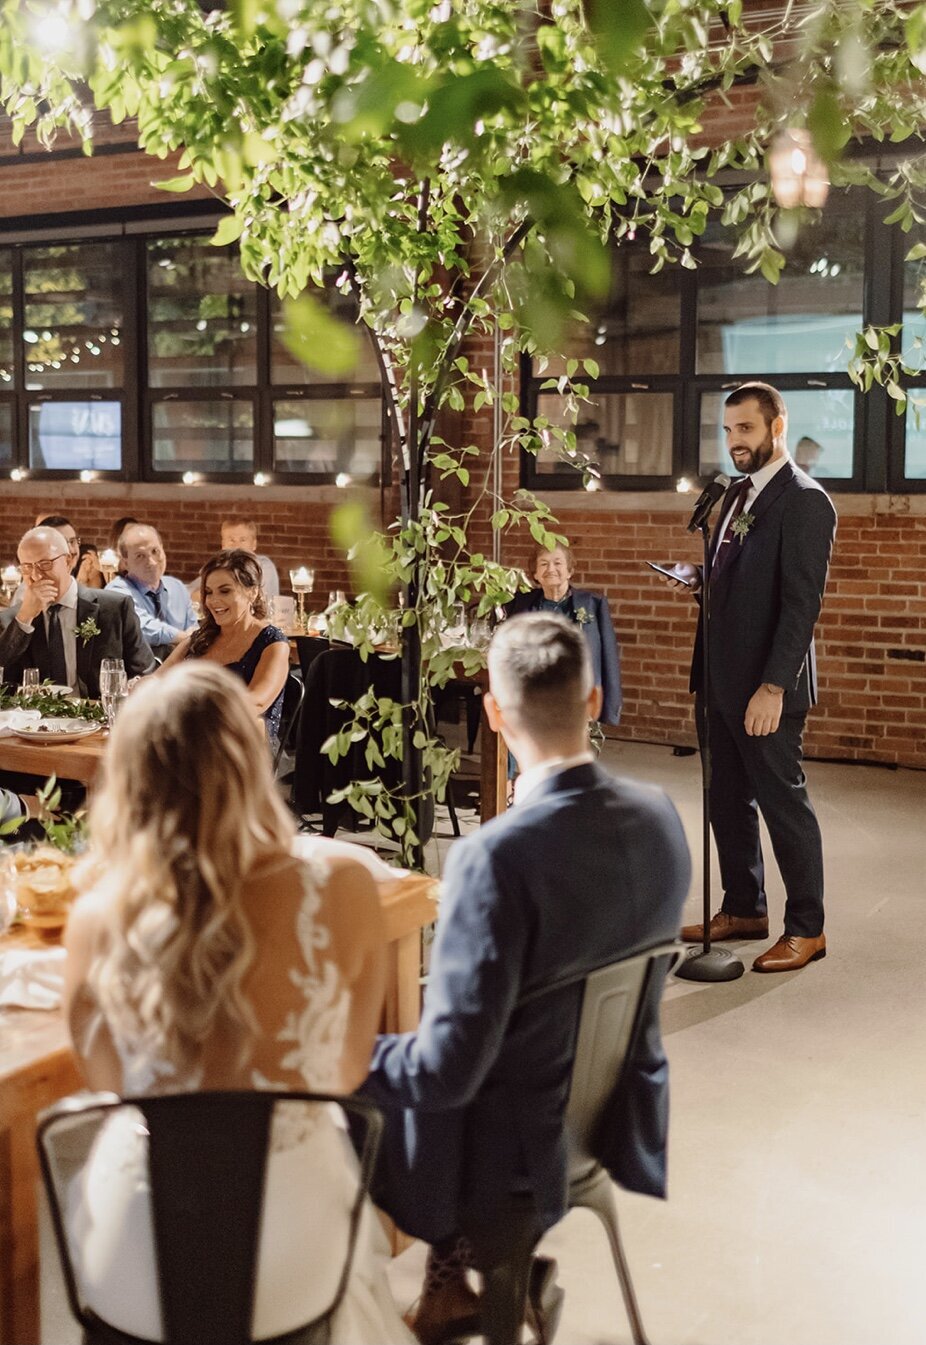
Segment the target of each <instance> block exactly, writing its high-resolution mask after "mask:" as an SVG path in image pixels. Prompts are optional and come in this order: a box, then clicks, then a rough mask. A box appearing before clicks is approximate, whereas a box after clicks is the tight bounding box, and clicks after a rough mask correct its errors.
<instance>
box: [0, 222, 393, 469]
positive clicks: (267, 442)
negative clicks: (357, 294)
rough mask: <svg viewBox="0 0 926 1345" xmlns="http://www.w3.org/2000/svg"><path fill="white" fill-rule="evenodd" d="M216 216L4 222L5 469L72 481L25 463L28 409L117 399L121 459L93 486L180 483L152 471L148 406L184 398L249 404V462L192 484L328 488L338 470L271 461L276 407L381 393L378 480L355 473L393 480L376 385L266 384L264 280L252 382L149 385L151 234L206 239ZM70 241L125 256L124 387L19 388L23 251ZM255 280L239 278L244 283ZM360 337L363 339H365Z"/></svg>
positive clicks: (22, 383) (0, 397)
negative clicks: (8, 340)
mask: <svg viewBox="0 0 926 1345" xmlns="http://www.w3.org/2000/svg"><path fill="white" fill-rule="evenodd" d="M216 223H217V217H215V216H214V211H213V213H212V215H210V216H208V217H206V218H204V219H202V220H201V219H198V218H197V219H195V220H193V221H190V220H183V221H177V222H172V221H171V219H170V218H169V217H166V218H165V217H161V218H158V219H157V220H156V221H155V220H148V219H145V218H141V219H139V220H133V221H131V222H128V221H126V220H118V221H113V222H111V223H110V224H109V226H108V227H107V226H106V225H100V224H97V225H92V224H91V225H87V224H82V223H81V224H78V223H72V224H71V225H68V224H67V223H62V224H61V225H60V227H55V225H54V224H53V223H51V224H50V223H49V222H48V221H43V227H42V228H40V229H37V230H31V229H29V227H28V222H27V221H22V222H21V225H22V227H21V228H20V229H17V228H16V221H12V220H11V221H6V222H5V227H4V228H3V230H2V232H0V249H2V250H4V251H8V252H9V253H10V255H11V261H12V281H13V284H12V310H13V382H12V384H10V385H7V384H3V385H0V403H3V404H9V405H11V407H12V417H11V420H12V445H11V449H12V452H11V458H10V461H9V462H7V463H4V464H3V467H2V468H0V471H2V472H3V473H4V474H6V475H10V474H17V475H18V474H19V473H22V474H23V475H25V476H28V477H29V479H30V480H47V481H75V480H79V477H80V470H81V469H80V468H79V467H77V466H75V467H73V468H45V467H33V466H31V465H30V462H29V407H30V405H34V404H35V403H36V402H38V401H42V402H44V401H83V402H87V401H89V402H92V401H118V402H120V403H121V407H122V412H121V433H122V465H121V467H120V469H119V470H118V471H115V470H112V471H110V470H102V469H100V470H95V471H94V478H93V479H94V481H96V482H143V483H146V484H157V485H171V484H182V483H183V480H184V476H185V475H186V473H187V471H188V470H190V469H189V468H186V467H182V468H180V469H179V470H176V471H172V470H163V469H157V468H156V467H155V465H154V460H153V452H154V425H153V419H154V406H155V405H156V404H157V403H158V402H164V401H174V400H178V399H182V400H184V401H187V400H191V401H195V400H209V401H224V400H229V399H230V400H235V401H238V400H241V401H246V402H250V403H251V405H252V407H253V427H254V459H253V462H252V463H251V464H250V465H249V466H248V467H247V468H246V469H243V470H242V471H237V472H227V471H225V472H217V471H196V481H197V484H209V483H215V484H228V485H248V486H252V487H253V486H254V478H255V476H257V475H258V474H259V473H263V475H264V477H265V479H266V480H267V482H268V483H272V484H273V485H275V486H280V485H287V486H300V487H304V486H331V485H335V484H336V483H337V476H338V474H337V473H336V472H301V471H291V470H285V469H281V470H276V469H275V468H274V465H273V453H274V444H273V425H274V404H275V402H277V401H284V400H285V401H296V400H319V401H320V400H325V401H330V400H338V399H342V398H344V399H355V398H359V397H363V398H364V399H370V400H375V399H378V400H379V403H380V426H381V430H380V460H379V471H378V473H377V474H376V476H375V477H365V478H362V481H363V483H364V484H369V485H370V486H373V487H376V488H378V489H379V490H382V489H384V488H385V487H387V486H389V485H390V484H391V459H392V453H391V437H390V430H389V421H388V415H387V410H386V403H385V396H384V393H383V389H382V386H381V385H378V384H374V383H369V382H365V383H351V382H338V383H334V382H331V383H321V382H317V383H307V384H299V385H298V386H290V385H289V384H288V383H283V382H280V383H278V384H274V383H273V382H272V381H271V376H272V369H271V356H270V351H271V341H272V304H271V295H270V292H269V291H268V290H267V289H266V288H265V287H263V286H260V285H255V290H256V298H257V303H256V324H257V334H256V342H257V346H256V354H257V361H256V379H257V381H256V382H255V383H249V384H239V385H235V386H234V387H222V386H220V385H217V386H207V387H204V386H202V385H193V386H191V385H186V384H175V385H164V386H158V387H151V386H149V383H148V362H147V345H148V304H147V291H148V282H147V244H148V243H149V242H150V241H151V240H152V239H153V238H184V237H190V238H194V237H199V238H204V239H208V238H209V237H211V235H212V233H213V232H214V229H215V225H216ZM72 243H82V244H86V245H92V244H94V243H100V244H104V243H106V244H113V243H115V244H116V245H117V246H118V248H119V249H120V256H121V258H122V260H123V262H124V265H123V266H122V268H121V274H122V287H121V289H122V300H123V327H122V334H121V341H122V348H123V371H124V376H123V385H122V387H121V388H119V389H115V388H113V389H109V388H98V389H93V390H87V389H80V390H73V389H72V390H67V389H65V388H55V389H28V388H27V387H26V378H27V371H26V359H25V355H24V349H23V329H24V285H23V256H24V253H25V252H26V251H27V250H28V249H30V248H35V247H41V246H43V245H45V246H52V247H54V246H66V245H68V244H72ZM253 283H254V282H251V281H247V280H245V279H244V278H242V284H244V285H249V284H253ZM367 339H369V338H368V337H367Z"/></svg>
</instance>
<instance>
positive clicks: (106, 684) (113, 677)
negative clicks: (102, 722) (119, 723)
mask: <svg viewBox="0 0 926 1345" xmlns="http://www.w3.org/2000/svg"><path fill="white" fill-rule="evenodd" d="M103 662H104V663H119V664H121V663H122V660H121V659H104V660H103ZM128 694H129V679H128V677H127V676H126V671H125V668H123V667H119V668H101V669H100V700H101V701H102V702H103V713H104V714H105V716H106V723H107V724H108V726H109V727H110V728H112V726H113V724H115V722H116V715H117V714H118V713H119V711H120V709H121V708H122V706H123V704H124V703H125V699H126V697H127V696H128Z"/></svg>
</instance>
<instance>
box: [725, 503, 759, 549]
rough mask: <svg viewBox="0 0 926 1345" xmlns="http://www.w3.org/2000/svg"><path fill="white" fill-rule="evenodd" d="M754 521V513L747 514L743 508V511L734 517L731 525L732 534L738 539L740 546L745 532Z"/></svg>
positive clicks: (743, 540)
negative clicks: (737, 516)
mask: <svg viewBox="0 0 926 1345" xmlns="http://www.w3.org/2000/svg"><path fill="white" fill-rule="evenodd" d="M755 521H756V516H755V514H747V513H746V512H745V510H744V511H743V513H741V514H740V516H739V518H735V519H734V520H733V523H732V525H731V526H732V528H733V534H734V536H736V537H738V538H739V539H740V546H742V545H743V543H744V542H745V540H746V534H747V533H748V532H749V529H750V528H751V527H752V525H753V523H755Z"/></svg>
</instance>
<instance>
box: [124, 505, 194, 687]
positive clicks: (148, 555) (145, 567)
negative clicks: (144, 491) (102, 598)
mask: <svg viewBox="0 0 926 1345" xmlns="http://www.w3.org/2000/svg"><path fill="white" fill-rule="evenodd" d="M119 555H120V557H121V558H122V568H123V569H124V570H125V574H124V575H117V577H116V578H115V579H113V580H112V582H111V583H109V584H107V588H111V589H115V590H117V592H119V593H127V594H128V595H129V597H130V598H131V599H132V602H133V603H134V605H135V611H136V612H137V614H138V621H139V624H140V626H141V633H142V635H143V637H144V639H145V640H146V642H147V643H148V645H149V646H150V648H151V651H152V653H153V654H154V656H155V658H156V659H158V661H159V662H160V661H162V660H163V659H165V658H166V657H167V655H168V654H169V653H170V651H171V650H172V649H173V647H174V645H176V644H179V643H180V640H181V639H182V638H183V634H184V631H188V630H191V629H192V627H194V626H195V625H196V624H197V621H196V613H195V612H194V611H193V604H192V602H191V601H190V595H189V593H188V592H187V590H186V585H185V584H184V583H183V582H182V581H181V580H180V579H175V578H174V576H173V575H170V574H165V573H164V571H165V569H166V568H167V557H166V555H165V554H164V548H163V546H162V545H161V539H160V537H159V536H158V534H157V532H156V530H155V529H154V528H150V527H148V525H147V524H146V523H130V524H129V525H128V527H126V528H125V529H124V531H123V533H122V536H121V537H120V538H119Z"/></svg>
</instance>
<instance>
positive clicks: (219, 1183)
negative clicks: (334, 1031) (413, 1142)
mask: <svg viewBox="0 0 926 1345" xmlns="http://www.w3.org/2000/svg"><path fill="white" fill-rule="evenodd" d="M330 1103H336V1104H337V1105H338V1106H339V1107H340V1108H341V1109H342V1110H343V1112H344V1113H345V1114H346V1117H347V1118H348V1119H349V1121H350V1126H351V1131H352V1135H353V1138H354V1143H355V1145H356V1147H357V1149H358V1152H359V1172H358V1176H357V1189H356V1198H355V1199H354V1200H353V1203H352V1205H351V1206H350V1208H349V1209H348V1210H347V1212H346V1214H345V1223H344V1226H342V1230H341V1231H342V1232H343V1234H344V1240H345V1246H346V1256H345V1258H344V1263H343V1270H342V1272H341V1275H340V1279H339V1281H338V1283H337V1286H336V1289H335V1291H334V1294H333V1297H332V1299H331V1301H330V1302H329V1303H328V1304H327V1305H326V1306H325V1308H324V1310H323V1311H322V1312H321V1313H319V1314H318V1315H317V1316H316V1317H315V1318H314V1319H313V1320H312V1321H310V1322H307V1323H305V1324H304V1325H303V1326H301V1327H299V1328H298V1329H296V1330H294V1331H287V1332H286V1333H285V1334H284V1335H277V1336H275V1337H273V1338H271V1339H270V1340H267V1339H266V1338H265V1339H264V1342H263V1345H319V1343H320V1342H322V1341H327V1340H328V1338H329V1324H330V1320H331V1317H332V1314H333V1313H334V1311H335V1310H336V1308H337V1307H338V1305H339V1303H340V1302H341V1299H342V1298H343V1296H344V1291H345V1289H346V1286H347V1281H348V1277H349V1274H350V1268H351V1262H352V1259H353V1255H354V1248H355V1245H356V1240H357V1230H358V1227H359V1222H360V1217H361V1213H362V1209H363V1202H364V1198H365V1196H366V1194H367V1190H368V1187H369V1181H370V1175H371V1172H372V1169H373V1164H374V1162H375V1158H376V1152H377V1149H378V1147H379V1139H380V1134H381V1130H382V1120H381V1118H380V1115H379V1113H378V1112H377V1110H376V1108H375V1107H372V1106H371V1105H370V1104H368V1103H364V1102H359V1101H356V1100H355V1099H353V1098H351V1099H346V1098H341V1097H333V1096H330V1095H328V1094H322V1093H302V1092H292V1093H290V1092H273V1091H267V1092H218V1093H216V1092H212V1093H175V1094H171V1095H169V1096H159V1097H135V1098H126V1099H124V1100H122V1099H119V1098H118V1097H116V1096H115V1095H114V1094H111V1093H102V1094H85V1095H81V1096H77V1097H70V1098H64V1099H63V1100H62V1101H61V1102H59V1103H56V1105H55V1106H53V1107H51V1108H50V1109H49V1110H48V1111H46V1112H44V1113H43V1114H42V1116H41V1117H40V1118H39V1124H38V1135H37V1144H38V1150H39V1159H40V1163H41V1169H42V1177H43V1180H44V1183H45V1189H46V1191H47V1193H48V1199H49V1204H50V1208H51V1214H52V1220H53V1223H54V1230H55V1238H56V1241H57V1245H58V1254H59V1257H60V1259H61V1265H62V1268H63V1271H64V1279H65V1284H66V1287H67V1295H68V1302H69V1304H70V1309H71V1312H72V1313H73V1315H74V1317H75V1318H76V1319H77V1321H78V1322H79V1323H80V1325H81V1327H82V1328H83V1331H84V1336H83V1340H84V1345H150V1343H149V1342H148V1341H143V1340H142V1339H141V1338H140V1337H137V1336H134V1335H131V1334H127V1333H126V1332H125V1331H122V1330H120V1329H118V1328H116V1327H115V1326H113V1325H112V1324H111V1323H108V1322H105V1321H103V1320H102V1319H101V1318H100V1317H98V1316H97V1315H96V1314H95V1313H94V1311H93V1310H92V1309H91V1308H90V1307H89V1306H88V1304H87V1303H86V1301H85V1296H84V1294H83V1293H82V1289H81V1285H80V1284H79V1282H78V1274H77V1271H76V1269H75V1265H74V1261H73V1259H72V1254H71V1248H70V1245H69V1239H68V1233H67V1230H66V1227H65V1221H64V1216H63V1207H64V1198H65V1191H66V1181H67V1178H68V1177H69V1176H70V1175H71V1174H72V1172H73V1167H74V1153H75V1151H83V1153H86V1152H87V1151H88V1150H89V1147H90V1141H91V1140H92V1139H93V1138H94V1137H95V1134H96V1133H97V1132H98V1131H99V1129H100V1127H101V1126H102V1124H103V1123H105V1122H106V1121H107V1120H109V1119H110V1118H111V1117H113V1116H114V1115H115V1114H116V1113H118V1112H120V1111H121V1112H125V1111H126V1109H128V1108H131V1109H134V1111H135V1112H136V1113H140V1114H141V1118H140V1120H139V1122H138V1123H137V1124H138V1125H140V1126H141V1127H142V1129H141V1131H140V1132H139V1133H140V1134H142V1135H144V1136H145V1142H146V1147H147V1168H148V1179H149V1184H150V1205H151V1219H152V1225H153V1240H154V1256H155V1261H156V1267H157V1298H158V1299H159V1301H160V1309H161V1320H162V1322H163V1336H162V1338H161V1341H162V1345H193V1342H195V1345H251V1342H252V1341H253V1340H254V1337H253V1335H252V1329H251V1326H252V1314H253V1307H254V1299H255V1287H256V1271H257V1252H258V1245H259V1237H260V1229H261V1216H262V1212H263V1202H264V1193H265V1180H266V1175H267V1160H268V1156H269V1152H270V1138H271V1123H272V1121H273V1116H274V1110H275V1108H276V1107H277V1105H278V1104H286V1105H287V1107H289V1106H293V1105H294V1106H299V1105H302V1106H306V1107H312V1108H315V1107H317V1106H318V1105H319V1104H330ZM69 1167H70V1170H69ZM325 1219H326V1226H325V1231H326V1234H327V1233H328V1232H329V1230H330V1233H331V1236H332V1237H333V1236H335V1234H336V1232H337V1231H338V1230H336V1229H331V1228H330V1225H331V1211H330V1210H326V1211H325ZM311 1271H312V1267H311V1265H307V1266H306V1274H307V1275H310V1274H311Z"/></svg>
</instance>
